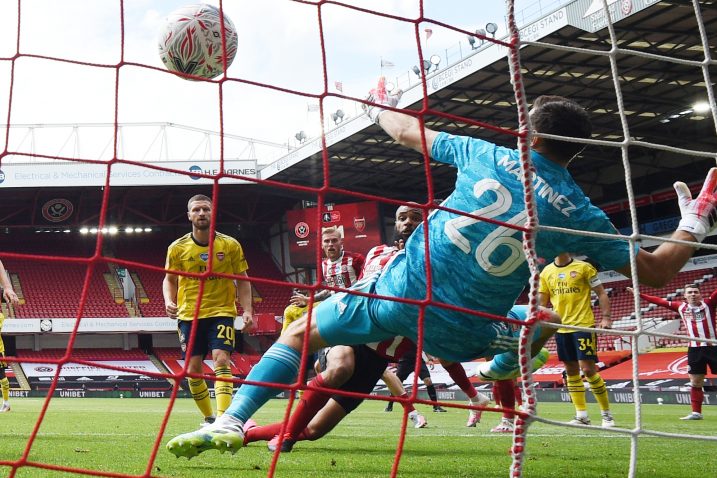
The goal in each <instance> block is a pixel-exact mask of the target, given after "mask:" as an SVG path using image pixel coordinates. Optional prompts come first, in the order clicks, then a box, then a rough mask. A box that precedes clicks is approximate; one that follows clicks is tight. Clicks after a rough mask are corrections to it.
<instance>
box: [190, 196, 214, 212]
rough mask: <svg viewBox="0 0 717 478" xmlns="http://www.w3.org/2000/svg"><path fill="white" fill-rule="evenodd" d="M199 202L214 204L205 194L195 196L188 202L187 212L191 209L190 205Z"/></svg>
mask: <svg viewBox="0 0 717 478" xmlns="http://www.w3.org/2000/svg"><path fill="white" fill-rule="evenodd" d="M197 201H206V202H208V203H210V204H211V203H212V198H210V197H209V196H205V195H204V194H195V195H194V196H192V197H190V198H189V201H187V211H189V210H190V209H191V207H190V204H192V203H193V202H197Z"/></svg>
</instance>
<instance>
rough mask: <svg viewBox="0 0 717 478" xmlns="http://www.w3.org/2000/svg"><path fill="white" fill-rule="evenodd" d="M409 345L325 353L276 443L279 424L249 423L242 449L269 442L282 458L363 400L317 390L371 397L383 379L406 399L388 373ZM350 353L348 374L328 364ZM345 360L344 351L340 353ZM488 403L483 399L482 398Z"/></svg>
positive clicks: (416, 421) (421, 423) (417, 422)
mask: <svg viewBox="0 0 717 478" xmlns="http://www.w3.org/2000/svg"><path fill="white" fill-rule="evenodd" d="M411 345H412V342H411V341H410V340H408V339H406V338H405V337H396V338H395V339H391V340H387V341H384V342H381V343H378V344H370V345H353V346H349V347H347V346H343V345H341V346H338V347H331V348H327V349H324V350H322V351H321V352H320V354H319V361H318V363H317V366H318V367H317V368H318V369H319V371H320V373H319V374H317V376H316V377H315V378H314V379H313V380H312V381H311V382H310V383H309V385H310V387H309V388H307V389H306V391H305V392H304V394H303V395H302V397H301V399H300V400H299V405H298V406H297V407H296V409H295V410H294V412H293V413H292V414H291V417H290V418H289V422H288V424H287V425H286V431H285V433H284V436H283V438H280V436H279V433H281V430H282V427H283V423H282V422H277V423H272V424H270V425H265V426H261V427H252V425H254V423H252V422H251V421H250V422H247V423H248V425H247V426H246V427H245V429H246V430H247V431H246V435H245V438H244V443H245V444H247V443H251V442H254V441H259V440H269V443H268V444H267V446H268V448H269V451H275V450H276V448H280V450H281V451H282V452H289V451H291V450H292V449H293V447H294V443H296V442H297V441H302V440H318V439H319V438H321V437H323V436H325V435H326V434H327V433H329V432H330V431H331V430H333V429H334V428H335V427H336V425H338V424H339V423H340V422H341V420H343V419H344V418H345V417H346V416H347V415H348V414H349V413H351V412H352V411H354V410H355V409H356V408H357V407H358V406H359V405H360V404H361V403H362V402H363V400H364V399H363V398H357V397H349V396H345V395H341V394H331V393H330V392H325V391H320V390H316V388H318V387H321V388H335V389H338V390H343V391H347V392H355V393H363V394H370V393H371V392H373V389H374V387H375V386H376V382H378V379H379V378H381V377H382V376H383V378H384V381H385V382H386V385H387V386H388V387H389V390H390V391H391V394H392V395H394V396H397V397H401V398H406V397H407V396H408V394H406V391H405V390H404V389H403V386H402V384H401V382H400V381H399V380H398V378H397V377H396V376H395V375H394V374H393V373H391V372H389V371H387V370H386V366H387V365H388V361H389V360H395V359H396V357H397V356H398V355H400V354H401V353H403V351H404V350H406V348H408V347H410V346H411ZM337 348H338V349H344V348H348V349H350V351H351V352H350V354H351V360H352V367H351V368H350V369H347V368H346V361H345V360H343V357H342V361H341V362H340V363H339V364H332V358H331V357H332V352H334V349H337ZM342 354H343V351H342ZM336 372H338V373H346V372H350V375H349V376H348V377H346V378H345V379H343V377H342V379H343V382H342V383H341V384H340V385H339V386H335V385H334V383H335V382H334V383H332V381H333V380H335V374H336ZM486 398H487V397H486ZM402 405H403V407H404V408H405V410H406V411H407V412H408V418H409V419H410V420H411V422H413V425H414V428H424V427H425V426H426V425H427V422H426V419H425V417H423V415H421V414H420V413H418V411H417V410H416V409H415V408H414V407H413V404H411V403H410V402H403V403H402Z"/></svg>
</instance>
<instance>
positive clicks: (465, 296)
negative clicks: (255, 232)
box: [167, 78, 717, 457]
mask: <svg viewBox="0 0 717 478" xmlns="http://www.w3.org/2000/svg"><path fill="white" fill-rule="evenodd" d="M399 96H400V95H395V96H389V95H388V94H387V93H386V89H385V80H384V79H383V78H382V79H381V80H380V81H379V85H378V87H377V88H375V89H374V90H372V92H371V95H370V97H369V102H370V107H369V108H368V111H367V113H368V115H369V117H370V118H371V119H372V120H373V121H374V122H375V123H376V124H378V125H379V126H381V128H383V129H384V130H385V131H386V132H387V133H388V134H389V135H390V136H391V137H392V138H393V139H394V140H396V141H397V142H398V143H400V144H402V145H404V146H407V147H410V148H412V149H414V150H416V151H418V152H422V153H423V148H424V145H425V147H426V154H427V155H429V156H431V157H432V158H433V159H434V160H436V161H441V162H444V163H447V164H450V165H453V166H455V167H456V168H457V178H456V187H455V190H454V191H453V192H452V193H451V195H450V196H449V197H448V198H447V199H446V200H445V201H444V202H443V203H442V207H443V208H447V209H449V210H456V211H463V212H465V213H470V214H472V215H480V216H483V217H486V218H489V219H491V220H497V221H500V223H495V222H493V221H481V220H478V219H474V218H471V217H467V216H464V215H461V214H457V213H453V212H448V211H447V210H444V209H437V210H436V211H434V212H433V213H432V214H431V215H430V216H429V218H428V220H427V228H428V230H427V231H424V227H426V226H425V225H424V224H421V225H420V226H419V227H418V228H417V229H416V231H415V234H413V235H411V237H410V238H409V240H408V241H407V243H406V248H405V249H404V251H402V252H400V253H398V254H396V256H395V257H394V258H393V259H392V260H391V261H390V262H389V263H388V264H387V265H386V267H385V268H384V269H383V271H382V273H381V274H379V275H377V276H373V277H371V278H368V279H367V280H362V281H358V282H357V283H356V284H355V285H354V286H353V287H352V290H350V291H349V292H361V293H363V294H376V295H377V296H371V295H358V294H354V293H349V292H347V293H339V294H334V295H333V296H331V297H330V298H329V299H327V300H325V301H324V302H322V303H321V304H319V306H318V307H317V308H316V310H315V311H314V314H313V315H314V317H313V320H312V321H311V323H310V325H308V323H307V320H306V319H305V318H301V319H299V320H297V321H296V322H294V323H293V324H292V325H291V326H290V327H289V328H288V329H287V331H286V332H285V333H284V334H283V335H281V336H280V337H279V340H278V341H277V342H276V343H275V344H274V345H273V346H272V347H271V348H270V349H269V350H267V352H266V353H265V354H264V356H263V357H262V359H261V360H260V361H259V362H258V363H257V364H256V365H255V366H254V368H253V369H252V370H251V373H250V374H249V376H248V377H247V380H250V381H255V382H268V383H279V384H289V383H292V382H293V381H294V380H295V377H296V373H297V370H298V368H299V364H300V360H299V359H300V355H301V353H300V351H301V350H302V345H303V343H304V340H307V341H308V347H309V350H311V351H314V350H318V349H319V348H321V347H324V346H326V345H332V344H358V343H368V342H375V341H381V340H386V339H388V338H390V337H395V336H406V337H408V338H410V339H412V340H414V341H415V340H416V338H417V336H418V329H419V323H420V324H422V325H423V332H424V335H423V343H422V344H419V345H421V346H422V347H423V349H424V350H425V351H426V352H427V353H430V354H431V355H434V356H436V357H441V358H443V359H445V360H451V361H461V362H462V361H468V360H472V359H474V358H478V357H484V356H489V355H493V356H495V358H494V359H493V360H491V361H490V362H486V363H485V364H483V365H482V367H481V368H480V370H479V375H480V376H482V377H483V378H489V379H493V380H501V379H506V378H512V377H515V376H516V375H517V374H518V370H519V363H518V361H519V357H518V353H517V344H518V338H517V337H515V331H514V330H513V329H512V328H511V327H509V326H508V323H507V322H503V321H499V320H493V319H489V318H486V317H484V316H481V315H476V314H475V312H481V313H489V314H495V315H502V316H505V314H506V313H507V312H508V311H509V310H510V308H511V307H512V306H513V303H514V301H515V300H516V299H517V297H518V296H519V295H520V293H521V291H522V290H523V287H524V284H525V283H526V282H527V280H528V279H529V277H530V270H529V267H528V265H527V261H526V257H525V255H524V254H523V251H522V244H521V241H520V239H519V238H516V237H513V236H515V235H519V231H518V230H516V229H513V228H511V227H508V226H507V225H505V224H511V225H516V226H522V225H523V224H524V223H525V222H526V219H527V218H528V214H527V212H526V210H525V205H524V202H523V197H524V190H523V185H522V180H521V174H520V171H521V164H520V151H518V150H512V149H508V148H504V147H500V146H497V145H495V144H492V143H489V142H487V141H482V140H480V139H476V138H471V137H465V136H463V137H462V136H454V135H450V134H447V133H441V132H437V131H434V130H431V129H428V128H425V127H424V126H423V125H422V123H421V122H420V121H419V120H418V119H417V118H416V117H414V116H413V115H411V114H407V113H403V112H399V111H393V110H389V109H386V107H388V108H392V109H395V106H396V104H397V102H398V98H399ZM530 121H531V123H532V126H533V128H534V130H535V131H537V132H538V133H541V134H550V135H559V136H569V137H577V138H588V137H590V133H591V125H590V120H589V116H588V114H587V112H586V111H585V110H584V109H583V108H581V107H580V106H579V105H577V104H576V103H574V102H572V101H570V100H567V99H565V98H561V97H540V98H538V99H537V100H536V101H535V103H534V105H533V109H532V112H531V115H530ZM530 145H531V147H532V151H531V152H530V155H531V160H532V172H533V176H532V177H533V182H534V186H535V192H536V194H535V202H536V206H537V212H538V218H539V219H540V223H541V224H543V225H548V226H559V227H561V228H570V229H573V230H577V231H580V232H586V231H587V232H601V233H610V234H612V233H615V228H614V227H613V225H612V224H611V223H610V221H609V220H608V218H607V216H606V215H605V213H604V212H602V211H601V210H600V209H598V208H597V207H595V206H593V205H592V204H591V203H590V201H589V199H588V198H587V197H586V196H585V194H584V193H583V192H582V191H581V190H580V188H579V187H578V186H577V185H576V184H575V183H574V181H573V180H572V178H571V177H570V174H569V173H568V171H567V169H566V167H567V165H568V163H569V162H570V161H571V160H572V159H573V157H574V156H575V155H577V154H578V153H579V152H580V151H581V150H582V148H583V146H582V145H580V144H579V143H575V142H572V141H563V140H556V139H548V138H544V137H542V136H541V135H533V136H531V137H530ZM716 186H717V168H712V169H711V170H710V172H709V174H708V176H707V179H706V181H705V185H704V187H703V189H702V191H701V192H700V195H699V196H698V198H697V199H695V200H693V199H692V195H691V193H690V192H689V188H688V187H687V185H685V184H684V183H677V184H676V185H675V189H676V190H677V194H678V198H679V203H680V211H681V214H682V219H681V221H680V223H679V225H678V228H677V229H678V230H677V231H676V232H675V233H674V234H673V235H672V238H673V239H679V240H682V241H686V242H689V244H685V243H676V242H665V243H663V244H661V245H660V246H659V247H658V248H657V249H655V251H654V252H647V251H645V250H642V249H639V251H638V250H637V249H638V248H637V247H636V248H635V249H636V252H637V257H636V262H637V268H636V271H635V272H636V273H637V274H638V277H639V278H640V281H641V282H643V283H645V284H648V285H653V286H660V285H662V284H664V283H666V282H667V281H668V280H669V279H671V278H672V277H673V276H674V275H675V274H676V273H677V272H678V271H679V270H680V268H681V267H682V266H683V265H684V264H685V262H686V261H687V259H689V258H690V257H691V256H692V254H693V252H694V246H695V245H697V243H699V242H701V241H702V240H703V239H704V237H705V235H707V234H708V233H709V232H710V231H711V230H712V229H713V228H714V225H715V220H714V213H715V206H716V205H717V194H715V187H716ZM427 238H428V240H427ZM535 247H536V251H537V253H538V255H539V256H540V257H555V256H557V255H558V254H560V253H561V252H563V251H565V250H569V251H575V252H577V253H582V254H586V255H588V256H590V257H592V258H594V259H595V260H597V261H598V262H600V263H601V264H602V266H603V267H605V268H607V269H615V270H617V271H618V272H621V273H623V274H625V275H630V274H631V273H632V271H631V269H630V260H629V259H630V252H631V251H630V246H629V244H628V243H627V242H625V241H623V240H621V239H616V238H602V237H590V236H585V235H582V234H581V235H572V234H567V233H560V232H558V231H545V230H540V231H539V233H538V234H536V235H535ZM426 249H428V254H427V253H426ZM428 257H430V276H431V281H430V284H431V289H430V290H428V284H429V282H428V281H427V276H428V274H427V272H428V267H427V266H428V264H429V261H428V260H427V258H428ZM378 296H381V297H388V298H391V297H392V298H398V299H400V300H390V299H386V298H379V297H378ZM427 297H430V299H431V303H430V305H424V304H421V305H420V306H419V304H418V301H424V300H426V298H427ZM444 305H450V306H451V308H448V307H445V306H444ZM454 306H458V307H461V308H462V309H463V310H464V311H463V312H461V311H458V310H456V309H454V308H452V307H454ZM469 311H470V312H469ZM419 312H422V313H423V315H422V318H423V320H422V321H421V320H417V319H416V318H417V317H418V318H419V319H420V318H421V315H419ZM545 329H547V327H546V328H545ZM549 335H550V334H543V333H541V334H534V336H533V340H534V341H535V342H534V343H533V344H532V347H531V353H537V352H538V351H539V350H540V349H541V347H542V345H543V343H544V341H545V340H547V337H548V336H549ZM274 390H275V389H273V388H269V387H263V386H257V385H243V386H242V387H241V388H240V389H239V390H238V391H237V393H236V394H235V395H234V399H233V400H232V404H231V406H230V407H229V409H227V413H225V414H224V415H223V416H222V418H221V420H218V422H217V423H215V424H214V425H212V426H209V427H207V428H205V429H203V430H200V431H195V432H190V433H185V434H183V435H180V436H178V437H175V438H173V439H172V440H170V441H169V443H167V448H168V449H169V451H170V452H172V453H173V454H175V455H177V456H186V457H191V456H195V455H196V454H198V453H201V452H203V451H206V450H208V449H217V450H224V451H226V450H228V451H232V452H236V451H237V450H238V449H239V448H240V447H241V446H242V443H243V441H244V439H243V436H242V426H243V424H244V422H245V421H246V420H248V419H249V418H250V417H251V415H252V414H253V413H254V412H255V411H256V410H257V409H258V408H259V407H261V406H262V405H263V404H264V403H265V402H266V401H267V400H269V398H271V397H272V396H273V395H274Z"/></svg>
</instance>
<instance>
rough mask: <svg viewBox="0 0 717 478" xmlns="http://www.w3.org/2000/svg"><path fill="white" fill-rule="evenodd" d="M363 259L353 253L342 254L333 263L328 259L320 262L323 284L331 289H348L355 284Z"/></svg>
mask: <svg viewBox="0 0 717 478" xmlns="http://www.w3.org/2000/svg"><path fill="white" fill-rule="evenodd" d="M363 264H364V257H363V256H362V255H361V254H356V253H354V252H346V251H344V252H342V253H341V256H340V257H339V258H338V259H336V260H335V261H332V260H330V259H329V258H328V257H327V258H325V259H324V260H323V261H321V271H322V273H323V278H324V281H323V282H324V284H326V285H328V286H331V287H343V288H348V287H350V286H351V284H353V283H354V282H356V279H358V277H359V275H361V269H362V268H363Z"/></svg>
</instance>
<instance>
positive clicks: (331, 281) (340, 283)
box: [281, 226, 364, 333]
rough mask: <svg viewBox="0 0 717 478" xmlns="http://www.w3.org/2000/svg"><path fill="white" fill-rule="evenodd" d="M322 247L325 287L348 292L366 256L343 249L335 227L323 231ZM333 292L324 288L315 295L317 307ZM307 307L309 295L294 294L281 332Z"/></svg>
mask: <svg viewBox="0 0 717 478" xmlns="http://www.w3.org/2000/svg"><path fill="white" fill-rule="evenodd" d="M321 248H322V250H323V251H324V256H325V257H324V259H323V260H322V261H321V276H322V277H323V283H324V284H325V285H327V286H329V287H341V288H344V289H346V288H348V287H350V286H351V285H352V284H353V283H354V282H356V279H357V278H358V277H359V275H360V274H361V269H362V268H363V265H364V256H362V255H361V254H357V253H355V252H348V251H345V250H344V238H343V236H342V235H341V231H340V230H339V229H338V228H337V227H336V226H331V227H326V228H324V229H323V230H322V231H321ZM333 293H334V291H332V290H329V289H324V290H321V291H319V292H317V293H316V294H314V306H316V305H317V304H318V303H319V302H321V301H323V300H325V299H326V298H328V297H329V296H330V295H331V294H333ZM308 305H309V295H308V294H303V293H301V292H299V291H294V293H293V295H292V296H291V299H289V305H288V306H287V307H286V309H284V322H283V324H282V327H281V332H282V333H283V332H284V331H285V330H286V329H287V328H288V327H289V325H290V324H291V323H292V322H294V321H295V320H296V319H298V318H299V317H301V316H302V315H304V314H305V313H306V309H307V308H308Z"/></svg>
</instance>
